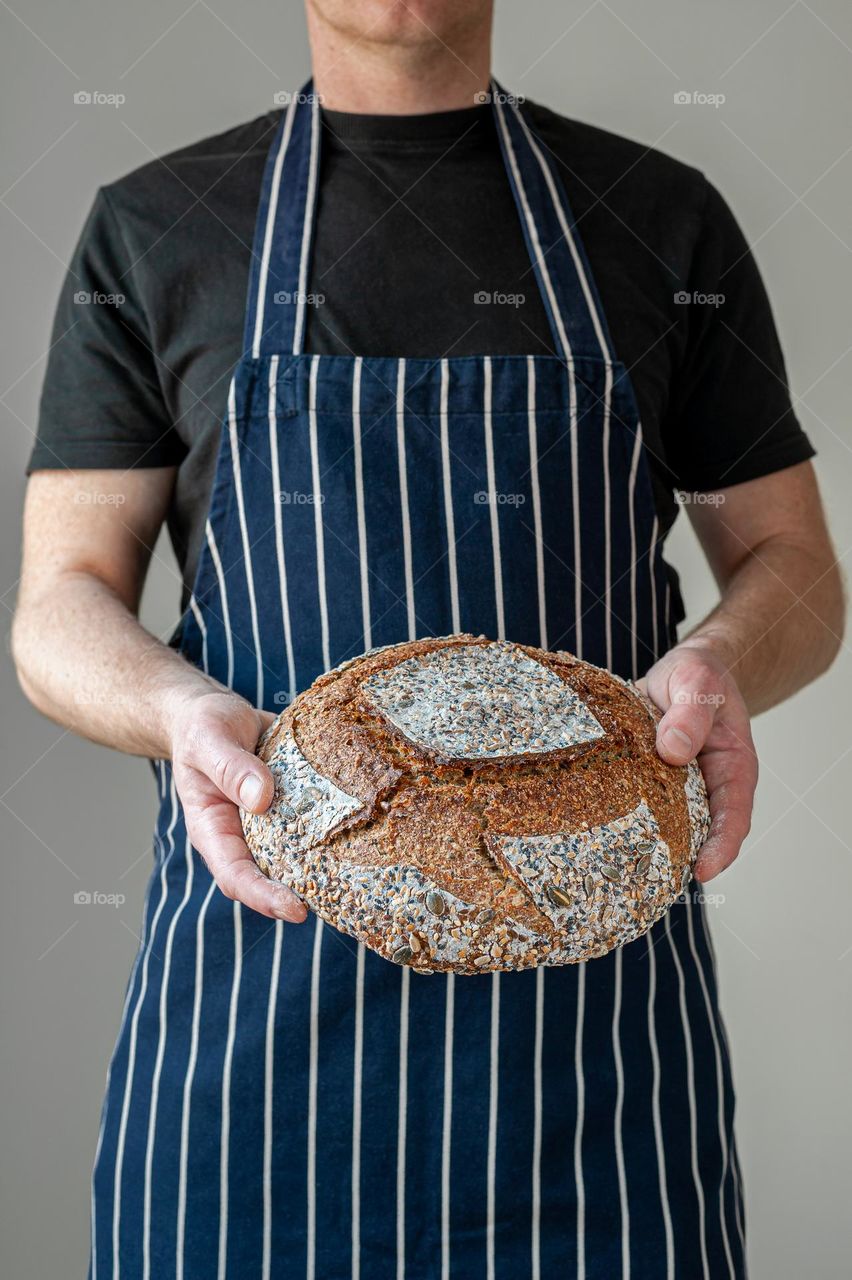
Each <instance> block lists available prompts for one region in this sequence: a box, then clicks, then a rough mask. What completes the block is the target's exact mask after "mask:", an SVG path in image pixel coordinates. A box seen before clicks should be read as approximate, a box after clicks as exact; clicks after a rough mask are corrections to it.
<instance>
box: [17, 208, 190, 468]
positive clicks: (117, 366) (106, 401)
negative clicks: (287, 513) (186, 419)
mask: <svg viewBox="0 0 852 1280" xmlns="http://www.w3.org/2000/svg"><path fill="white" fill-rule="evenodd" d="M183 456H184V449H183V447H182V446H181V443H180V441H179V439H178V437H177V434H176V433H175V432H174V430H173V429H172V426H171V422H170V416H169V414H168V412H167V408H166V404H165V402H164V398H163V394H162V388H161V384H160V380H159V378H158V376H157V363H156V359H155V357H154V354H153V351H152V342H151V336H150V325H149V321H148V317H147V315H146V312H145V307H144V302H143V299H142V298H141V297H140V296H139V294H138V292H137V289H136V277H135V274H134V263H133V261H132V258H131V255H130V254H129V252H128V250H127V248H126V246H125V243H124V240H123V239H122V234H121V228H120V226H119V225H118V222H117V219H116V216H115V213H114V212H113V209H112V206H111V205H110V201H109V198H108V195H107V193H106V192H105V191H104V190H101V191H99V192H98V195H97V197H96V199H95V202H94V205H93V207H92V210H91V212H90V214H89V217H88V219H87V221H86V224H85V226H84V228H83V231H82V234H81V236H80V239H79V242H78V244H77V247H76V249H75V251H74V255H73V258H72V260H71V264H70V267H69V270H68V273H67V275H66V277H65V280H64V282H63V285H62V291H61V293H60V296H59V302H58V304H57V308H56V316H55V319H54V325H53V333H52V337H51V346H50V352H49V355H48V361H47V369H46V372H45V379H44V384H43V387H42V394H41V403H40V407H39V419H38V432H37V436H36V442H35V446H34V448H33V451H32V454H31V456H30V461H29V466H28V471H30V472H32V471H41V470H46V469H49V468H60V467H70V468H100V467H104V468H120V469H122V470H125V469H127V468H130V467H135V466H142V467H162V466H173V465H177V464H178V463H179V462H180V461H181V459H182V457H183Z"/></svg>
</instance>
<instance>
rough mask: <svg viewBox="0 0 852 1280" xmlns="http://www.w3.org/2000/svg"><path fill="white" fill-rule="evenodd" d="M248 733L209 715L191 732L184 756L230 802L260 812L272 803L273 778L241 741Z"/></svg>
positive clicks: (243, 728) (246, 739) (242, 727)
mask: <svg viewBox="0 0 852 1280" xmlns="http://www.w3.org/2000/svg"><path fill="white" fill-rule="evenodd" d="M254 736H255V739H256V737H257V735H256V734H255V735H254ZM251 737H252V735H251V734H249V735H248V736H246V733H245V726H242V725H240V726H237V725H230V724H228V723H227V722H225V723H223V722H221V721H219V720H217V719H212V718H211V719H209V720H206V721H204V722H202V723H201V724H199V725H198V726H197V727H196V729H195V732H193V733H192V735H191V737H190V742H189V745H188V750H187V752H186V754H185V756H184V759H185V760H186V762H187V763H188V764H190V765H192V766H193V768H195V769H198V770H199V771H200V772H201V773H203V774H205V775H206V776H207V777H208V778H209V779H210V780H211V782H213V783H214V784H215V785H216V786H217V787H218V789H219V790H220V791H221V793H222V795H223V796H226V797H227V798H228V799H229V800H230V801H232V802H233V803H234V804H237V805H241V806H242V807H243V808H244V809H249V810H250V811H251V812H252V813H263V812H264V810H266V809H268V808H269V806H270V804H271V803H272V797H273V795H274V794H275V781H274V779H273V777H272V774H271V772H270V771H269V769H268V768H267V766H266V765H265V764H264V763H263V761H262V760H259V759H258V758H257V756H256V755H255V754H254V751H253V750H250V749H249V748H248V747H247V746H245V745H243V744H244V743H246V742H248V741H251ZM252 745H253V744H252Z"/></svg>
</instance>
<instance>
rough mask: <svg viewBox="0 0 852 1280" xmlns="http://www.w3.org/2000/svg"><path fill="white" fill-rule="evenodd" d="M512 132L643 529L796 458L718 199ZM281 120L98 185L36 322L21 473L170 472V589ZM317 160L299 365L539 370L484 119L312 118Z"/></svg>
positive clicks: (754, 304) (538, 334) (759, 296)
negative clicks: (38, 345) (598, 352)
mask: <svg viewBox="0 0 852 1280" xmlns="http://www.w3.org/2000/svg"><path fill="white" fill-rule="evenodd" d="M524 111H525V113H526V115H527V118H528V120H529V122H530V123H531V125H532V126H533V128H534V129H535V130H536V131H537V133H538V134H539V136H540V137H541V139H542V140H543V143H544V145H545V147H546V149H547V150H548V152H549V153H550V155H551V156H552V157H553V158H554V159H555V162H556V166H557V169H558V171H559V174H560V176H561V178H562V181H563V183H564V185H565V188H566V191H567V195H568V199H569V202H570V204H571V207H572V209H573V212H574V216H575V218H576V220H577V223H578V226H579V232H580V235H581V237H582V239H583V242H584V244H585V247H586V251H587V254H588V256H589V259H590V262H591V268H592V272H593V275H594V277H595V280H596V282H597V285H598V289H599V291H600V294H601V297H602V300H603V305H604V309H605V311H606V315H607V319H608V323H609V327H610V332H611V335H612V339H613V344H614V347H615V350H616V353H617V355H618V357H619V358H620V359H621V360H622V361H623V362H624V363H625V364H626V366H627V368H628V370H629V372H630V376H631V379H632V381H633V384H634V387H635V390H636V395H637V399H638V402H639V409H640V414H641V418H642V424H643V428H644V434H645V440H646V444H647V448H648V457H649V461H650V464H651V471H652V478H653V482H654V493H655V500H656V503H657V507H658V511H659V515H660V521H661V526H662V528H663V529H664V530H667V529H668V528H669V527H670V526H671V524H672V522H673V520H674V517H675V515H676V512H677V509H678V508H677V500H676V491H677V490H686V491H701V490H705V491H706V490H712V489H717V488H721V487H725V486H728V485H732V484H737V483H740V482H742V481H745V480H750V479H754V478H755V477H757V476H761V475H765V474H767V473H769V472H772V471H777V470H780V469H781V468H783V467H787V466H791V465H792V464H794V463H797V462H801V461H803V460H804V459H806V458H809V457H811V456H812V455H813V452H814V451H813V449H812V448H811V446H810V444H809V442H808V440H807V438H806V437H805V435H804V434H803V432H802V430H801V428H800V426H799V424H798V422H797V420H796V418H795V416H794V414H793V411H792V408H791V405H790V397H789V392H788V390H787V385H786V378H785V371H784V362H783V357H782V354H781V350H780V347H779V343H778V337H777V334H776V330H775V325H774V322H773V318H772V313H771V310H770V306H769V302H768V300H767V297H766V293H765V291H764V288H763V284H762V282H761V279H760V276H759V273H758V270H757V267H756V265H755V262H754V259H753V258H752V256H751V254H750V252H749V250H748V247H747V245H746V243H745V240H744V239H743V236H742V233H741V231H740V230H739V228H738V226H737V224H736V222H735V221H734V218H733V216H732V214H731V212H730V210H729V209H728V207H727V205H726V204H725V202H724V200H723V199H722V197H721V196H720V195H719V193H718V192H717V191H716V190H715V188H714V187H712V186H711V185H710V184H709V183H708V182H707V180H706V179H705V178H704V176H703V175H702V174H701V173H700V172H698V171H697V170H695V169H692V168H690V167H689V166H687V165H684V164H681V163H680V162H678V161H676V160H673V159H671V158H669V157H667V156H665V155H663V154H661V153H660V152H657V151H654V150H648V149H646V148H644V147H642V146H641V145H639V144H638V143H635V142H631V141H629V140H628V139H625V138H621V137H617V136H615V135H613V134H609V133H606V132H603V131H602V130H599V129H596V128H593V127H591V126H589V125H585V124H580V123H578V122H576V121H573V120H568V119H565V118H564V117H561V116H558V115H556V114H554V113H553V112H551V111H548V110H547V109H546V108H543V107H540V106H537V105H535V104H527V105H526V106H525V108H524ZM278 119H279V113H278V112H271V113H270V114H268V115H265V116H262V117H260V118H259V119H257V120H254V121H252V122H251V123H249V124H245V125H242V126H240V127H238V128H236V129H232V130H229V131H228V132H227V133H224V134H220V135H218V136H217V137H213V138H207V139H205V140H203V141H202V142H199V143H196V144H194V145H192V146H190V147H186V148H184V149H183V150H181V151H178V152H175V153H173V154H172V155H169V156H166V157H165V158H163V159H162V160H157V161H154V162H153V163H151V164H147V165H145V166H144V167H143V168H141V169H138V170H136V171H135V172H134V173H131V174H129V175H128V176H127V177H124V178H122V179H120V180H119V181H117V182H115V183H113V184H111V185H110V186H108V187H105V188H103V189H102V190H101V191H100V192H99V193H98V195H97V198H96V200H95V204H94V207H93V209H92V212H91V214H90V216H89V219H88V221H87V223H86V226H85V228H84V230H83V233H82V236H81V239H80V242H79V244H78V246H77V249H76V252H75V254H74V258H73V261H72V264H71V270H70V272H69V274H68V277H67V279H66V281H65V284H64V286H63V289H62V294H61V297H60V301H59V306H58V311H57V315H56V321H55V327H54V333H53V345H52V348H51V352H50V357H49V361H48V367H47V373H46V377H45V382H44V389H43V394H42V401H41V412H40V419H39V428H38V440H37V443H36V445H35V448H34V450H33V454H32V458H31V461H30V469H31V470H39V469H45V468H55V467H71V468H99V467H106V468H117V469H122V470H124V469H126V468H131V467H137V466H142V467H157V466H172V465H177V466H178V467H179V471H178V479H177V486H176V491H175V496H174V499H173V502H172V507H171V510H170V513H169V528H170V532H171V536H172V540H173V543H174V546H175V550H176V553H177V557H178V560H179V563H180V565H181V568H182V572H183V575H184V583H185V589H186V588H187V587H189V586H191V583H192V580H193V577H194V572H195V565H196V562H197V558H198V554H199V551H200V547H201V542H202V538H203V529H204V519H205V516H206V512H207V506H208V500H209V495H210V490H211V486H212V479H213V470H214V466H215V460H216V454H217V450H218V443H219V434H220V423H221V420H222V417H223V413H224V408H225V403H226V397H227V390H228V382H229V377H230V374H231V372H232V370H233V367H234V365H235V363H236V361H237V360H238V358H239V356H240V353H241V350H242V338H243V324H244V310H245V297H246V287H247V281H248V268H249V260H250V254H251V246H252V240H253V231H254V221H255V213H256V207H257V200H258V193H259V188H260V182H261V177H262V172H263V166H264V161H265V157H266V153H267V150H268V148H269V146H270V143H271V141H272V138H273V135H274V131H275V127H276V125H277V123H278ZM321 156H322V160H321V167H320V186H319V199H318V207H317V223H316V228H315V237H314V248H313V255H312V263H311V273H310V284H309V292H310V293H312V294H314V295H316V296H317V297H318V298H319V297H322V299H323V301H321V302H317V304H316V305H313V306H311V307H309V308H308V317H309V318H308V326H307V333H306V349H307V350H308V351H310V352H318V353H321V354H328V353H338V354H349V355H364V356H371V355H376V356H379V355H382V356H406V357H410V358H414V357H418V356H426V357H433V356H434V357H437V356H443V355H450V356H464V355H481V354H489V353H490V354H535V353H539V352H541V353H543V352H548V351H552V349H553V347H552V338H551V334H550V330H549V327H548V324H547V319H546V315H545V311H544V307H543V304H542V301H541V298H540V296H539V294H538V291H537V286H536V281H535V275H534V273H533V272H532V270H531V269H530V260H529V257H528V254H527V251H526V247H525V244H524V240H523V235H522V231H521V225H520V221H519V218H518V216H517V212H516V209H515V205H514V201H513V198H512V194H511V189H510V187H509V182H508V178H507V176H506V173H505V169H504V166H503V162H502V159H501V156H500V150H499V142H498V139H497V134H496V129H495V126H494V122H493V119H492V115H491V108H490V107H489V106H487V105H485V106H478V107H472V108H469V109H465V110H460V111H451V112H441V113H437V114H432V115H425V116H414V117H412V116H354V115H346V114H341V113H337V112H325V111H324V112H323V133H322V149H321ZM284 196H285V198H286V192H285V193H284ZM483 293H484V294H488V295H491V298H492V301H491V302H489V303H483V302H482V301H481V295H482V294H483ZM495 295H496V296H497V301H494V300H493V299H494V297H495ZM519 298H522V299H523V301H519ZM685 298H688V299H689V301H684V299H685Z"/></svg>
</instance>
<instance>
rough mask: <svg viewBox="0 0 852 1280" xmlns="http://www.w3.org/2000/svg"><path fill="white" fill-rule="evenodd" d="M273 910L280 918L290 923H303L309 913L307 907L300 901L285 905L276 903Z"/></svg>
mask: <svg viewBox="0 0 852 1280" xmlns="http://www.w3.org/2000/svg"><path fill="white" fill-rule="evenodd" d="M272 910H273V912H274V914H275V915H276V916H277V918H278V919H279V920H286V921H287V922H288V923H289V924H301V923H302V921H303V920H304V919H305V917H306V916H307V914H308V913H307V910H306V908H305V907H304V906H302V904H301V903H298V902H292V903H290V905H289V906H283V907H282V906H279V905H277V904H276V905H275V906H274V907H273V908H272Z"/></svg>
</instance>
